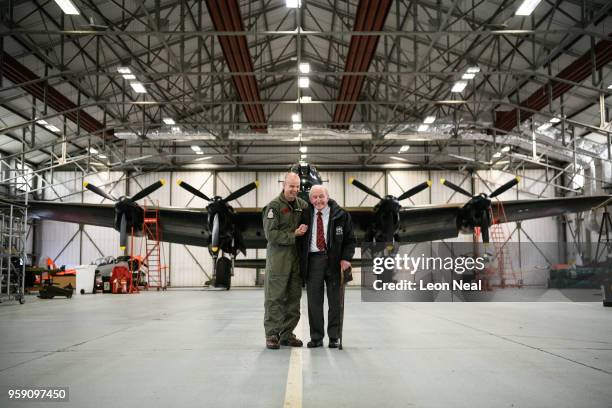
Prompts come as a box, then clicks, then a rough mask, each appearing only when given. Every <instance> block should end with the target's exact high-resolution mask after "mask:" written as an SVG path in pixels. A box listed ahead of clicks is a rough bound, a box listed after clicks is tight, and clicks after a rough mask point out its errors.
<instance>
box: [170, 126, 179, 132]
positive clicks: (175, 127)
mask: <svg viewBox="0 0 612 408" xmlns="http://www.w3.org/2000/svg"><path fill="white" fill-rule="evenodd" d="M170 131H171V132H172V133H173V134H177V133H181V127H180V126H172V128H171V129H170Z"/></svg>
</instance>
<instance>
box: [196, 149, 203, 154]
mask: <svg viewBox="0 0 612 408" xmlns="http://www.w3.org/2000/svg"><path fill="white" fill-rule="evenodd" d="M196 154H204V152H203V151H201V150H200V151H198V152H196Z"/></svg>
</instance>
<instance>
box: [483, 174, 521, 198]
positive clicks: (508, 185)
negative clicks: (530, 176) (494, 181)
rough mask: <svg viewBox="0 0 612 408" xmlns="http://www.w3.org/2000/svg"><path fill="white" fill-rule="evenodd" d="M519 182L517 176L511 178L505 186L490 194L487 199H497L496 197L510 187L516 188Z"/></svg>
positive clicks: (519, 179)
mask: <svg viewBox="0 0 612 408" xmlns="http://www.w3.org/2000/svg"><path fill="white" fill-rule="evenodd" d="M519 181H521V178H520V177H519V176H516V177H515V178H513V179H512V180H510V181H509V182H507V183H506V184H504V185H503V186H501V187H499V188H498V189H497V190H495V191H494V192H492V193H491V195H490V196H489V197H490V198H495V197H497V196H498V195H500V194H502V193H504V192H505V191H507V190H510V189H511V188H512V187H514V186H516V185H517V184H518V182H519Z"/></svg>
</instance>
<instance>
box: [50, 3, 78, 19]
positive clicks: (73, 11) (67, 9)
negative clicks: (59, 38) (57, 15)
mask: <svg viewBox="0 0 612 408" xmlns="http://www.w3.org/2000/svg"><path fill="white" fill-rule="evenodd" d="M55 3H57V5H58V6H59V7H60V8H61V9H62V11H63V12H64V13H65V14H70V15H73V16H74V15H79V14H81V13H80V12H79V9H77V8H76V6H75V5H74V3H73V2H72V1H71V0H55Z"/></svg>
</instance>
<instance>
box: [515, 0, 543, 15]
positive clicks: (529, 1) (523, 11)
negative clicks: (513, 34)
mask: <svg viewBox="0 0 612 408" xmlns="http://www.w3.org/2000/svg"><path fill="white" fill-rule="evenodd" d="M540 1H541V0H525V1H523V3H522V4H521V5H520V6H519V8H518V10H516V13H514V14H516V15H517V16H529V15H531V13H533V10H535V8H536V7H537V6H538V4H540Z"/></svg>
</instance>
